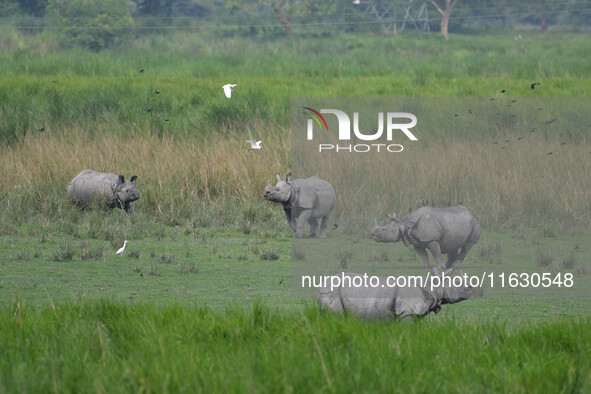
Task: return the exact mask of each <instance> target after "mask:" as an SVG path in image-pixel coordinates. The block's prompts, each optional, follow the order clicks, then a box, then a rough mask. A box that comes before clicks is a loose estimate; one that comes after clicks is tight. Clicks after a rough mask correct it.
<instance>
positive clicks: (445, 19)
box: [429, 0, 458, 41]
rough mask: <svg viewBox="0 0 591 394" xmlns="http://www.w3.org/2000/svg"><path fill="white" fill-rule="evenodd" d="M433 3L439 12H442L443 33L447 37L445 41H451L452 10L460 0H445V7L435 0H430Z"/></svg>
mask: <svg viewBox="0 0 591 394" xmlns="http://www.w3.org/2000/svg"><path fill="white" fill-rule="evenodd" d="M429 2H430V3H431V4H433V6H434V7H435V8H436V9H437V12H439V13H440V14H441V34H443V37H444V38H445V41H449V34H448V31H449V17H450V15H451V10H452V9H453V8H454V6H455V5H456V3H457V2H458V0H453V1H452V0H445V9H443V8H441V7H440V6H439V5H438V4H437V3H436V2H435V0H429Z"/></svg>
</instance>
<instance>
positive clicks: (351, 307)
mask: <svg viewBox="0 0 591 394" xmlns="http://www.w3.org/2000/svg"><path fill="white" fill-rule="evenodd" d="M333 276H337V277H339V278H338V279H339V280H340V285H339V286H338V287H335V288H332V289H331V287H330V286H324V287H322V288H320V289H319V291H318V296H317V301H318V305H319V306H320V308H321V309H323V310H329V311H331V312H335V313H350V314H352V315H354V316H357V317H361V318H366V319H381V320H386V319H404V320H414V319H415V318H417V317H423V316H426V315H428V314H429V313H431V312H435V313H438V312H439V311H440V310H441V305H443V304H455V303H457V302H460V301H464V300H466V299H468V298H470V296H471V295H472V288H471V287H470V286H464V285H463V284H462V286H460V287H455V286H444V285H442V282H435V283H432V281H433V280H434V278H433V277H420V276H417V277H414V278H415V279H414V280H413V279H411V277H406V281H405V283H406V285H405V286H403V287H400V286H396V285H395V284H396V282H393V281H389V280H388V278H387V277H383V276H379V277H376V278H378V279H379V282H369V283H371V285H368V283H367V281H366V282H363V281H362V278H363V276H362V275H360V274H355V273H351V272H343V273H341V274H338V275H333ZM345 276H349V277H350V278H351V280H349V281H347V280H346V278H345ZM355 278H356V279H355ZM417 278H418V279H417ZM435 279H437V278H435ZM355 280H357V283H356V282H355ZM331 283H332V282H331ZM335 283H336V281H335ZM359 284H363V285H362V286H359Z"/></svg>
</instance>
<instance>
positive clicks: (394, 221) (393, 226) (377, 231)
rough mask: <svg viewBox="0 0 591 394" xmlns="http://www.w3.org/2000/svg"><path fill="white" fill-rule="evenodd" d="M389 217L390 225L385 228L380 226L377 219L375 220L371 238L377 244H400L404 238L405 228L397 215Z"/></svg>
mask: <svg viewBox="0 0 591 394" xmlns="http://www.w3.org/2000/svg"><path fill="white" fill-rule="evenodd" d="M387 216H388V219H390V223H388V224H386V225H385V226H380V225H378V221H377V219H375V220H374V228H373V230H371V238H372V239H373V240H374V241H377V242H398V241H400V238H401V236H402V232H403V226H402V224H401V223H400V221H399V220H398V217H397V216H396V213H393V214H392V215H387Z"/></svg>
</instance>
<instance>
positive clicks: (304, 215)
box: [296, 209, 312, 238]
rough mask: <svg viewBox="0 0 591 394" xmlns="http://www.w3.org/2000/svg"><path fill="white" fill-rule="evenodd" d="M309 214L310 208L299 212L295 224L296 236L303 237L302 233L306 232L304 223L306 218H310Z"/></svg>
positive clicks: (310, 212)
mask: <svg viewBox="0 0 591 394" xmlns="http://www.w3.org/2000/svg"><path fill="white" fill-rule="evenodd" d="M311 214H312V210H311V209H305V210H303V211H302V212H301V213H300V216H299V217H298V219H297V224H296V236H297V237H298V238H303V237H304V234H305V233H306V223H307V222H308V219H310V215H311Z"/></svg>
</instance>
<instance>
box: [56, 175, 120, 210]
mask: <svg viewBox="0 0 591 394" xmlns="http://www.w3.org/2000/svg"><path fill="white" fill-rule="evenodd" d="M118 179H119V176H118V175H117V174H113V173H103V172H97V171H94V170H84V171H81V172H80V173H79V174H78V175H76V177H75V178H74V179H72V181H71V182H70V184H69V185H68V190H67V192H68V197H69V198H70V200H71V201H72V202H74V203H76V204H78V205H83V206H86V205H89V204H90V203H91V202H92V201H93V200H96V201H97V202H99V203H106V204H108V205H112V204H114V203H115V202H116V196H115V193H114V188H115V186H116V185H117V181H118Z"/></svg>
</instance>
